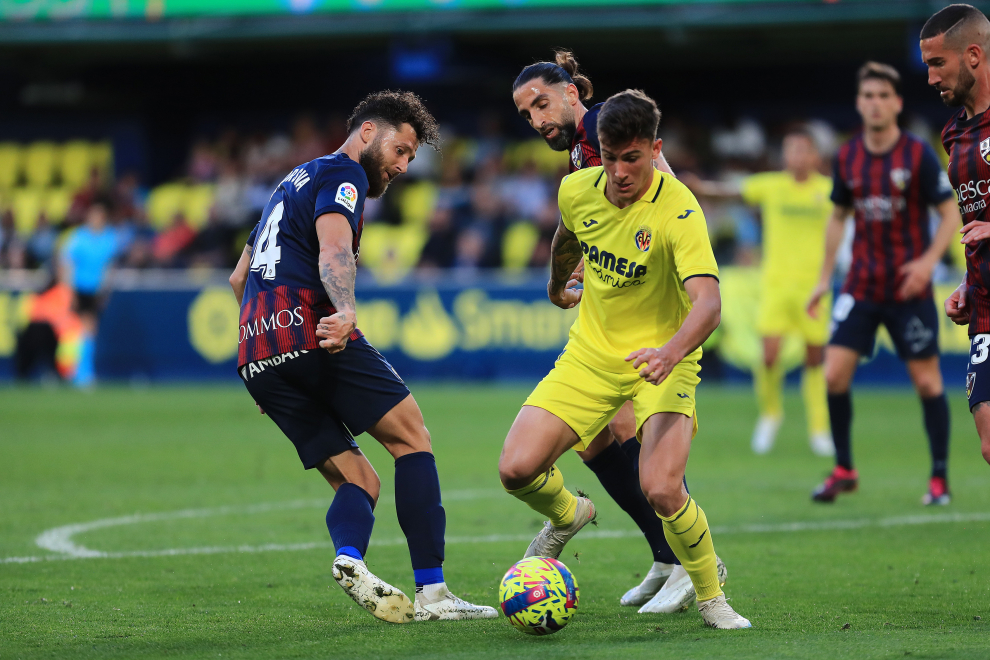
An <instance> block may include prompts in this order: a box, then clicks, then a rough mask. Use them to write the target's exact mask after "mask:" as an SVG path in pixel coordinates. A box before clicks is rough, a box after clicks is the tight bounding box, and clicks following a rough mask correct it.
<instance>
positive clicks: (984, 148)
mask: <svg viewBox="0 0 990 660" xmlns="http://www.w3.org/2000/svg"><path fill="white" fill-rule="evenodd" d="M980 158H982V159H983V162H984V163H990V138H987V139H986V140H983V141H982V142H980Z"/></svg>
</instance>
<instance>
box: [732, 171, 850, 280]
mask: <svg viewBox="0 0 990 660" xmlns="http://www.w3.org/2000/svg"><path fill="white" fill-rule="evenodd" d="M831 192H832V180H831V179H829V178H828V177H827V176H822V175H821V174H818V173H817V172H814V173H812V174H811V176H810V177H808V178H807V179H806V180H805V181H802V182H800V183H798V182H797V181H795V180H794V177H793V176H791V175H790V173H788V172H764V173H762V174H754V175H753V176H749V177H746V178H745V179H744V180H743V185H742V196H743V200H745V201H746V203H747V204H752V205H753V206H759V207H760V211H761V213H762V215H763V276H764V278H765V280H776V281H777V282H778V284H779V283H780V282H791V283H794V284H797V285H807V286H813V285H814V284H815V283H816V282H817V281H818V276H819V274H820V273H821V270H822V261H823V260H824V259H825V226H826V225H827V224H828V219H829V217H831V215H832V202H830V201H829V195H830V194H831Z"/></svg>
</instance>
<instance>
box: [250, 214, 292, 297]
mask: <svg viewBox="0 0 990 660" xmlns="http://www.w3.org/2000/svg"><path fill="white" fill-rule="evenodd" d="M284 205H285V202H279V203H278V204H277V205H276V206H275V208H273V209H272V212H271V213H269V214H268V219H267V220H265V227H264V228H263V229H262V230H261V233H260V234H258V238H257V239H256V240H255V243H254V244H255V245H256V246H257V247H256V249H255V251H254V256H252V257H251V270H261V269H262V268H264V269H265V272H263V273H262V274H261V276H262V277H263V278H265V279H266V280H273V279H275V264H277V263H278V262H279V261H281V259H282V248H280V247H279V246H278V244H277V241H278V223H279V222H281V221H282V211H283V209H284Z"/></svg>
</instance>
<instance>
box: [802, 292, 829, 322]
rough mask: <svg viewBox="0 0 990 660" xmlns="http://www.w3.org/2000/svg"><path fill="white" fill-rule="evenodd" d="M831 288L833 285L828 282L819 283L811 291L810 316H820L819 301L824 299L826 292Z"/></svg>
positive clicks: (814, 317)
mask: <svg viewBox="0 0 990 660" xmlns="http://www.w3.org/2000/svg"><path fill="white" fill-rule="evenodd" d="M830 288H831V287H829V285H828V284H819V285H818V286H816V287H815V290H814V291H812V292H811V297H810V298H808V306H807V312H808V316H810V317H811V318H813V319H817V318H818V303H820V302H821V301H822V298H823V297H824V296H825V294H826V293H828V291H829V289H830Z"/></svg>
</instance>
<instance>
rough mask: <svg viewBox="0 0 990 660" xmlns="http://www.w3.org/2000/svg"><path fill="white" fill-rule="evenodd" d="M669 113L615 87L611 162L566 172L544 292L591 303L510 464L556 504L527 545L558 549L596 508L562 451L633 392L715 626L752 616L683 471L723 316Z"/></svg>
mask: <svg viewBox="0 0 990 660" xmlns="http://www.w3.org/2000/svg"><path fill="white" fill-rule="evenodd" d="M659 121H660V111H659V110H658V109H657V106H656V103H655V102H654V101H653V100H652V99H651V98H649V97H648V96H646V95H645V94H644V93H643V92H640V91H634V90H626V91H625V92H620V93H619V94H616V95H615V96H612V97H611V98H609V100H608V101H606V102H605V104H604V105H603V106H602V108H601V110H600V112H599V117H598V129H599V131H600V133H601V137H602V140H601V142H602V144H601V146H602V162H603V166H602V167H601V168H598V167H593V168H584V169H582V170H581V171H580V172H576V173H574V174H571V175H569V176H568V177H567V178H566V179H565V180H564V181H563V182H562V183H561V187H560V193H559V197H558V199H559V205H560V212H561V219H560V225H559V226H558V229H557V234H556V236H555V237H554V241H553V255H552V264H553V266H552V269H551V275H550V281H549V283H548V284H547V293H548V295H549V298H550V301H551V302H553V303H554V304H555V305H557V306H558V307H561V308H563V309H570V308H572V307H574V306H575V305H578V304H579V303H580V304H581V306H580V309H579V315H578V320H577V321H576V322H575V323H574V325H573V326H572V327H571V331H570V338H569V340H568V342H567V346H566V347H565V350H564V352H563V353H561V355H560V357H559V358H558V360H557V362H556V364H555V365H554V368H553V369H552V370H551V371H550V373H549V374H548V375H547V376H546V378H544V379H543V380H542V381H541V382H540V383H539V385H537V386H536V388H535V389H534V390H533V392H532V394H530V396H529V398H528V399H527V400H526V402H525V403H524V404H523V407H522V410H521V411H520V412H519V415H518V416H517V417H516V419H515V421H514V422H513V424H512V427H511V429H510V430H509V433H508V435H507V437H506V439H505V444H504V445H503V448H502V455H501V457H500V459H499V478H500V480H501V481H502V485H503V487H504V488H505V489H506V491H508V492H509V494H511V495H512V496H514V497H516V498H518V499H519V500H521V501H523V502H525V503H526V504H527V505H528V506H529V507H530V508H532V509H533V510H535V511H538V512H539V513H542V514H544V515H546V516H547V517H549V518H550V521H549V522H548V524H547V525H546V526H545V527H544V528H543V530H542V531H541V532H540V533H539V534H538V535H537V536H536V538H535V539H533V542H532V543H531V544H530V546H529V548H528V549H527V550H526V556H527V557H529V556H551V557H558V556H559V555H560V553H561V551H562V550H563V547H564V545H565V544H566V543H567V541H568V540H569V539H570V538H572V537H573V536H574V535H575V534H577V533H578V532H579V531H580V530H581V529H582V528H583V527H584V526H585V525H587V524H588V523H589V522H593V521H594V519H595V516H596V510H595V506H594V504H593V503H592V502H591V500H589V499H588V498H586V497H575V496H574V495H572V494H571V493H570V492H569V491H568V490H567V489H566V488H565V487H564V479H563V475H562V474H561V472H560V470H559V469H557V467H556V465H555V464H554V463H555V461H556V460H557V459H558V458H559V457H560V456H561V455H562V454H563V453H564V452H566V451H567V450H568V449H570V448H575V449H578V450H584V449H586V448H587V446H588V445H589V444H590V443H591V442H592V441H593V440H595V439H596V438H598V436H599V434H600V433H601V431H602V430H603V429H605V427H606V426H607V424H608V421H609V420H610V419H611V418H612V416H613V415H615V413H616V412H617V411H618V410H619V409H620V408H621V407H622V406H623V405H624V404H625V403H626V401H630V400H631V401H632V402H633V406H634V409H635V418H636V419H637V421H639V420H642V423H640V424H639V426H638V432H637V435H638V437H639V438H640V439H641V441H642V444H643V448H642V453H641V455H640V466H641V469H640V486H641V488H642V490H643V492H644V493H646V496H647V498H648V500H649V502H650V504H651V505H652V507H653V509H654V511H656V513H657V515H658V516H659V517H660V518H661V519H662V520H663V524H664V533H665V535H666V537H667V541H668V543H670V546H671V548H673V549H674V552H675V554H676V555H677V557H678V559H680V561H681V563H682V565H683V568H684V570H686V571H687V573H688V574H689V576H690V578H691V581H692V582H693V583H694V588H695V592H696V595H697V600H698V610H699V612H700V613H701V615H702V619H703V620H704V622H705V623H706V624H707V625H709V626H711V627H713V628H720V629H734V628H748V627H750V622H749V621H748V620H746V619H745V618H743V617H741V616H739V615H738V614H737V613H736V612H735V611H734V610H733V609H732V608H731V607H730V606H729V605H728V604H727V603H726V601H725V595H724V594H723V593H722V590H721V588H720V586H721V583H723V582H724V575H723V574H721V571H720V570H719V566H718V558H717V557H716V555H715V549H714V545H713V544H712V540H711V534H710V530H709V529H708V522H707V519H706V518H705V514H704V512H703V511H702V510H701V508H700V507H698V505H697V503H696V502H695V501H694V499H692V497H691V496H690V495H689V494H688V492H687V489H686V488H685V487H684V483H683V479H684V469H685V467H686V465H687V459H688V453H689V451H690V446H691V440H692V438H693V437H694V434H695V433H696V431H697V416H696V411H695V402H694V395H695V388H696V387H697V384H698V382H699V380H700V379H699V378H698V372H699V371H700V367H699V365H698V359H699V358H700V357H701V344H702V343H704V341H705V339H707V338H708V337H709V336H710V335H711V333H712V332H713V331H714V330H715V328H716V327H718V323H719V318H720V312H721V298H720V294H719V287H718V265H717V264H716V262H715V256H714V254H713V253H712V246H711V242H710V241H709V238H708V230H707V226H706V224H705V219H704V215H703V214H702V213H701V210H700V208H699V207H698V203H697V200H695V198H694V196H693V195H692V194H691V192H690V191H689V190H688V189H687V188H686V187H685V186H684V185H683V184H682V183H680V182H678V181H677V179H676V178H674V177H673V176H670V175H669V174H663V173H660V172H658V171H657V170H656V169H655V168H654V166H653V160H654V159H655V158H656V157H657V156H659V154H660V146H661V141H660V140H659V139H656V134H657V126H658V124H659ZM692 214H695V215H692ZM582 259H586V260H587V262H586V270H585V273H586V278H585V288H584V289H583V290H578V289H577V288H576V285H577V284H578V280H577V279H573V278H572V274H573V272H574V269H575V268H576V267H577V265H578V262H579V261H581V260H582ZM689 301H690V302H689Z"/></svg>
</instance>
